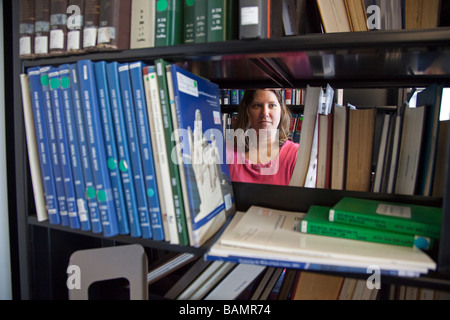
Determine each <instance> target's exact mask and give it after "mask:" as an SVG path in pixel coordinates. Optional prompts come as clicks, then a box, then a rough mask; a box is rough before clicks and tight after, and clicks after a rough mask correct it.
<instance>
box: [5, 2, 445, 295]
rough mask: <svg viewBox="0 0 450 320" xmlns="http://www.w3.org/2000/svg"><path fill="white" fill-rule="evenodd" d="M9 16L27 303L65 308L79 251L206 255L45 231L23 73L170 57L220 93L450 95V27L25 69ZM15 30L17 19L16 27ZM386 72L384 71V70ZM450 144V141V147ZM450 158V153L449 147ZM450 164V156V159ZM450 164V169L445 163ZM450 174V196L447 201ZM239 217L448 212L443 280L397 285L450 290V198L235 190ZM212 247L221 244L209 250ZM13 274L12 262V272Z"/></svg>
mask: <svg viewBox="0 0 450 320" xmlns="http://www.w3.org/2000/svg"><path fill="white" fill-rule="evenodd" d="M7 10H11V11H10V12H11V17H10V18H9V19H11V21H10V22H11V33H12V36H11V48H12V52H11V58H12V60H11V65H10V66H9V68H10V70H11V72H10V74H9V75H7V76H6V82H8V81H10V89H11V90H9V91H7V94H6V97H7V101H11V103H12V107H11V109H12V110H10V111H9V112H8V113H7V119H6V120H7V123H9V124H8V126H9V127H8V128H10V129H11V131H10V132H13V133H14V134H9V135H8V137H7V139H8V141H7V153H8V161H9V164H8V166H9V168H10V170H11V171H10V172H12V173H10V174H9V175H8V186H9V190H10V196H9V197H10V198H9V199H10V200H9V206H10V207H9V216H10V219H11V220H12V222H11V225H12V226H13V227H14V230H11V233H12V237H13V241H12V243H13V245H14V244H17V246H16V247H17V250H14V252H13V260H14V261H16V265H15V269H14V270H16V273H15V279H16V280H15V292H16V295H17V297H18V298H20V299H64V298H65V297H66V296H67V288H66V287H65V281H66V278H65V277H66V273H65V272H66V265H67V261H68V260H69V257H70V254H71V253H72V252H74V251H75V250H79V249H88V248H96V247H105V246H114V245H120V244H124V243H139V244H141V245H143V246H144V247H145V248H146V250H148V252H147V253H148V258H149V262H151V260H153V259H156V258H157V256H158V255H159V254H161V253H163V252H167V251H177V252H191V253H194V254H197V255H202V254H203V253H204V252H205V250H206V248H207V247H208V245H205V246H203V247H202V248H191V247H182V246H174V245H170V244H167V243H165V242H157V241H152V240H146V239H136V238H131V237H128V236H116V237H112V238H104V237H103V236H102V235H96V234H93V233H91V232H82V231H75V230H72V229H69V228H68V227H62V226H55V225H50V224H49V223H48V222H38V221H37V218H36V213H35V211H36V210H35V207H34V200H33V194H32V188H31V179H30V175H29V167H28V156H27V148H26V140H25V128H24V124H23V114H22V101H21V91H20V82H19V74H20V73H22V72H23V71H24V70H26V68H29V67H33V66H39V65H44V64H45V65H59V64H62V63H71V62H76V61H78V60H80V59H91V60H93V61H100V60H105V61H128V62H131V61H137V60H142V61H149V62H150V61H154V60H155V59H157V58H163V59H166V60H168V61H171V62H176V63H179V64H181V65H182V66H183V67H184V68H186V69H188V70H191V71H192V72H194V73H196V74H199V75H201V76H203V77H206V78H208V79H210V80H211V81H213V82H215V83H217V84H219V86H220V87H223V88H238V87H239V88H251V87H254V88H258V87H291V88H300V87H305V86H306V85H307V84H309V85H312V86H315V85H317V86H318V85H320V86H325V85H326V84H327V83H329V84H330V85H331V86H333V87H336V88H344V89H345V88H385V87H405V86H408V87H411V86H412V87H422V86H426V85H429V84H432V83H439V84H441V85H443V86H450V66H449V64H448V60H449V56H450V42H449V39H450V28H449V27H443V28H438V29H424V30H414V31H412V30H401V31H377V32H367V33H336V34H307V35H301V36H294V37H284V38H278V39H261V40H252V41H240V40H232V41H227V42H218V43H215V44H214V45H210V44H208V43H206V44H186V45H177V46H172V47H155V48H148V49H134V50H125V51H117V52H98V53H90V54H83V55H74V56H61V57H49V58H45V59H34V60H21V59H19V58H18V57H19V54H18V48H19V45H18V39H19V26H18V23H19V10H20V7H19V2H18V1H11V3H8V4H7V7H6V10H5V15H8V13H9V12H8V11H7ZM8 21H9V20H8ZM380 66H381V67H380ZM447 143H449V144H450V139H447ZM449 149H450V148H449ZM449 158H450V155H447V159H449ZM447 163H450V161H447ZM447 169H449V168H448V167H447ZM449 188H450V170H447V176H446V193H445V194H449ZM233 189H234V193H235V197H236V205H237V209H238V210H246V209H247V208H248V207H249V206H250V205H251V204H257V205H262V206H269V207H277V208H280V209H286V210H302V209H303V210H306V209H307V208H308V207H309V205H311V204H313V203H314V204H323V205H330V204H333V203H335V202H337V200H338V199H340V198H341V197H343V196H344V195H354V196H363V197H368V198H376V199H384V200H395V201H397V202H411V203H417V204H427V205H432V206H439V207H443V212H444V218H443V226H442V236H441V241H440V246H439V248H438V251H437V252H434V257H435V259H436V260H437V262H438V268H439V270H438V272H437V273H436V274H429V275H427V276H426V277H420V278H417V279H407V280H405V279H400V278H392V279H390V281H392V283H403V282H404V281H408V282H409V283H411V284H414V285H419V286H424V287H432V288H441V289H446V290H450V281H449V277H448V276H449V275H450V251H449V250H448V248H450V232H449V230H448V229H449V226H450V216H449V213H450V203H449V201H450V199H448V197H445V198H443V199H442V198H433V197H422V196H401V195H392V194H375V193H358V192H349V191H333V190H321V189H307V188H295V187H281V186H266V185H251V184H243V183H233ZM212 241H214V238H213V239H211V240H210V242H209V243H211V242H212ZM13 265H14V263H13Z"/></svg>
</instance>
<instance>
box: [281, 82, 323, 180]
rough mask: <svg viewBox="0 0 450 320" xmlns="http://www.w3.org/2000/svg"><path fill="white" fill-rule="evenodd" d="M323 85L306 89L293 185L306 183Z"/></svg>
mask: <svg viewBox="0 0 450 320" xmlns="http://www.w3.org/2000/svg"><path fill="white" fill-rule="evenodd" d="M321 92H322V88H321V87H310V86H308V87H307V89H306V98H305V108H304V113H303V121H302V129H301V135H300V140H299V145H300V147H299V148H298V150H299V152H298V156H297V161H296V163H295V167H294V171H293V172H292V178H291V181H290V183H289V185H291V186H297V187H303V186H304V185H305V180H306V174H307V172H308V167H309V160H310V155H311V151H312V145H313V138H314V131H315V128H316V122H317V121H316V120H317V116H318V108H319V97H320V95H321Z"/></svg>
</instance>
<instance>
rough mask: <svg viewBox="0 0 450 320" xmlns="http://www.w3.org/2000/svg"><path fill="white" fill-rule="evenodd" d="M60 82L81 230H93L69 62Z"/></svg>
mask: <svg viewBox="0 0 450 320" xmlns="http://www.w3.org/2000/svg"><path fill="white" fill-rule="evenodd" d="M58 69H59V83H60V86H61V99H62V108H63V115H64V123H65V125H66V133H67V143H68V147H69V159H70V164H71V168H72V177H73V184H74V188H75V195H76V204H77V211H78V219H79V221H80V227H81V230H91V223H90V221H89V215H88V207H87V201H86V197H85V195H84V188H85V187H84V178H83V168H82V166H81V161H80V150H79V144H78V137H77V132H76V125H75V122H74V119H75V113H74V109H73V104H72V101H73V100H72V89H71V83H70V82H71V81H70V69H69V66H68V65H67V64H64V65H61V66H59V68H58Z"/></svg>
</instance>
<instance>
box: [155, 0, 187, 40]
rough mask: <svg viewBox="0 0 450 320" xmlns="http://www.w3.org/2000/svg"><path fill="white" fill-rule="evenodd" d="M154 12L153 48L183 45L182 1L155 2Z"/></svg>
mask: <svg viewBox="0 0 450 320" xmlns="http://www.w3.org/2000/svg"><path fill="white" fill-rule="evenodd" d="M155 6H156V11H155V46H156V47H162V46H173V45H177V44H182V43H183V0H157V1H156V5H155Z"/></svg>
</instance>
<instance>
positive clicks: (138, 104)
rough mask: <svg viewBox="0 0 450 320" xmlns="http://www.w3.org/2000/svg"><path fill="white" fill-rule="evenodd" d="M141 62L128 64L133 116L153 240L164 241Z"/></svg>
mask: <svg viewBox="0 0 450 320" xmlns="http://www.w3.org/2000/svg"><path fill="white" fill-rule="evenodd" d="M143 67H144V65H143V63H142V62H140V61H139V62H134V63H130V78H131V86H132V91H133V97H134V102H135V104H134V105H135V116H136V122H137V125H138V136H139V142H140V149H141V156H142V167H143V171H144V178H145V180H144V182H145V186H146V193H147V203H148V207H149V211H150V218H151V226H152V231H153V240H158V241H162V240H164V229H163V224H162V215H161V206H160V202H159V192H158V186H157V182H156V172H155V162H154V159H153V151H152V150H153V148H152V141H151V136H150V124H149V117H148V111H147V103H146V98H145V89H144V81H143V70H142V68H143Z"/></svg>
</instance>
